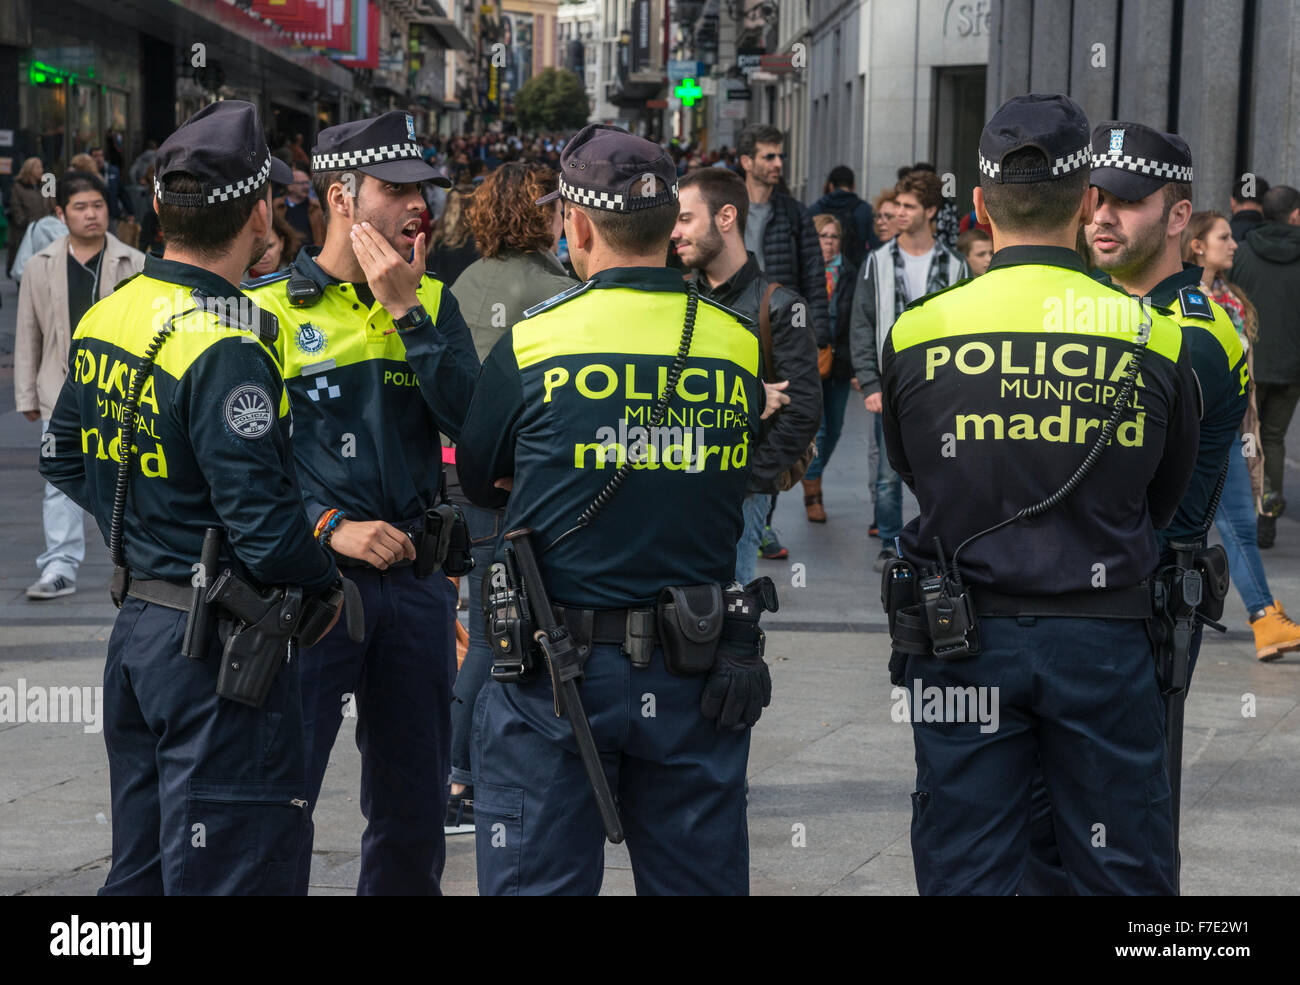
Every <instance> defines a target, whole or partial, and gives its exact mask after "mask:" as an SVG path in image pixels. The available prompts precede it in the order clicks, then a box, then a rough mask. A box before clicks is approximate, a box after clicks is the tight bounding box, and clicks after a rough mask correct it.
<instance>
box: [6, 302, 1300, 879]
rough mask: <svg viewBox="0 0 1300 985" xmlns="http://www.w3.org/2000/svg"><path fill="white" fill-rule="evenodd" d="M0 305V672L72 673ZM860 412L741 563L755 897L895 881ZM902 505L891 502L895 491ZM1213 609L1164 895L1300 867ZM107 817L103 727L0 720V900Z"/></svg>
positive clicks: (1245, 658) (1283, 550)
mask: <svg viewBox="0 0 1300 985" xmlns="http://www.w3.org/2000/svg"><path fill="white" fill-rule="evenodd" d="M0 300H3V309H2V310H0V392H3V395H4V400H5V408H6V409H5V411H4V412H3V413H0V476H2V479H0V537H2V538H3V539H2V542H3V544H4V548H3V553H2V554H0V687H10V688H15V689H16V688H18V687H20V682H25V686H27V687H34V686H40V687H64V686H75V687H83V688H93V687H95V686H96V685H98V684H100V683H101V674H102V667H103V661H104V654H105V649H106V641H107V638H108V634H109V631H110V628H111V624H112V621H113V618H114V610H113V607H112V605H111V603H110V602H109V599H108V581H109V574H110V569H109V565H108V559H107V550H106V548H105V547H104V545H103V543H102V540H101V538H100V537H99V535H98V532H97V531H96V530H95V528H94V526H93V524H88V525H87V531H88V536H87V540H88V550H87V558H86V563H85V564H84V566H83V567H82V569H81V574H80V578H79V580H78V591H77V593H76V594H75V595H72V596H70V597H66V598H62V599H58V600H55V601H52V602H31V601H28V600H27V599H26V598H25V596H24V589H25V588H26V586H27V585H28V584H29V583H30V582H31V581H32V580H33V578H34V577H35V575H36V573H37V572H36V568H35V566H34V564H33V559H34V558H35V557H36V555H37V554H39V553H40V551H41V550H42V549H43V541H42V530H41V488H42V486H41V481H40V479H39V476H38V475H37V472H36V467H35V463H36V449H37V443H38V440H39V435H40V425H39V423H28V422H27V421H25V420H24V419H23V418H22V416H21V415H19V414H17V413H15V412H14V411H13V410H12V409H11V408H12V407H13V402H12V379H13V356H12V350H13V332H14V315H15V309H16V307H17V292H16V287H15V285H14V283H13V282H12V281H9V280H4V281H3V282H0ZM866 424H867V414H866V412H865V410H864V409H863V407H862V405H861V401H858V400H851V401H850V407H849V414H848V418H847V420H846V426H845V434H846V437H845V438H844V440H843V442H842V444H841V445H840V448H839V449H838V451H837V453H836V455H835V458H834V460H833V461H832V463H831V465H830V466H829V467H828V469H827V472H826V476H825V499H826V509H827V512H828V513H829V515H830V521H829V522H828V523H827V524H825V525H824V526H814V525H812V524H809V523H808V522H806V520H805V519H804V517H803V506H802V497H801V496H800V494H799V491H798V490H795V491H793V492H791V493H787V494H785V495H784V496H783V497H782V498H781V502H780V506H779V508H778V512H777V517H776V526H777V529H778V531H779V532H780V534H781V537H782V540H783V541H784V542H785V544H786V545H787V546H788V547H789V549H790V559H789V560H788V561H782V562H760V573H764V574H769V575H771V576H772V577H773V578H774V580H775V581H776V582H777V585H778V590H779V592H780V597H781V610H780V612H778V613H776V614H775V615H773V616H770V617H768V618H766V619H765V620H764V625H765V626H766V627H767V629H768V659H769V661H770V663H771V667H772V678H773V685H774V694H773V700H772V705H771V707H770V708H769V709H768V710H767V711H766V712H765V713H764V715H763V719H762V721H761V722H760V723H759V725H758V726H757V727H756V729H755V731H754V735H753V751H752V755H751V759H750V772H749V784H750V788H749V805H750V808H749V827H750V847H751V855H752V864H751V885H752V890H753V892H754V893H755V894H766V895H775V894H828V895H849V894H912V893H915V882H914V880H913V873H912V864H911V857H910V851H909V840H908V830H909V823H910V815H911V810H910V802H909V793H910V792H911V790H912V784H913V779H914V765H913V758H912V738H911V728H910V726H909V725H907V724H905V723H900V722H895V721H893V720H892V718H891V708H892V707H893V704H894V702H893V701H892V700H891V695H890V691H891V688H890V684H889V681H888V676H887V673H886V669H885V667H886V662H887V658H888V640H887V637H886V635H885V633H884V625H883V615H882V613H881V612H880V608H879V601H878V598H879V594H878V593H879V589H878V583H879V579H878V576H877V575H876V574H875V573H874V572H871V571H870V560H871V558H873V557H874V555H875V553H876V551H877V550H878V549H879V546H878V543H877V542H876V541H868V539H867V537H866V527H867V521H868V520H869V509H870V506H869V504H870V496H869V493H868V490H867V488H866V447H867V446H866V439H865V435H866ZM1298 443H1300V436H1298V435H1297V434H1296V433H1295V429H1293V433H1292V436H1291V447H1292V449H1293V450H1292V451H1291V452H1290V453H1289V457H1288V462H1287V465H1288V469H1287V484H1288V486H1289V487H1290V488H1292V489H1300V447H1298ZM1293 458H1294V459H1295V461H1293V460H1292V459H1293ZM631 481H632V482H635V481H636V479H635V477H633V478H632V479H631ZM1293 498H1294V497H1293ZM909 508H910V513H909V516H910V515H911V514H912V513H914V512H915V503H914V502H911V501H910V497H909ZM990 519H991V520H992V519H996V518H990ZM1298 519H1300V509H1293V510H1292V512H1291V513H1290V514H1288V515H1286V516H1284V517H1283V519H1282V521H1281V522H1280V523H1279V526H1278V541H1277V547H1276V548H1274V549H1273V550H1271V551H1267V552H1265V554H1264V558H1265V563H1266V566H1267V568H1268V573H1269V577H1270V581H1271V585H1272V588H1273V591H1274V593H1275V595H1276V596H1277V598H1278V599H1279V600H1281V601H1282V602H1283V603H1284V604H1286V605H1288V606H1289V607H1290V608H1291V610H1292V611H1294V612H1300V523H1297V520H1298ZM462 615H464V614H463V613H462ZM1224 622H1225V623H1226V624H1227V625H1228V626H1229V627H1230V632H1229V633H1228V635H1227V637H1226V638H1225V637H1219V636H1217V635H1216V634H1214V633H1209V634H1207V640H1206V643H1205V645H1204V647H1203V648H1202V651H1201V657H1200V662H1199V664H1198V667H1197V672H1196V678H1195V681H1194V686H1193V689H1192V692H1191V696H1190V699H1189V703H1188V707H1187V729H1186V737H1185V740H1184V748H1185V772H1184V788H1183V825H1182V853H1183V876H1182V878H1183V889H1184V892H1185V893H1186V894H1189V895H1224V894H1246V895H1253V894H1265V895H1268V894H1286V893H1293V892H1294V891H1295V885H1296V881H1297V878H1300V810H1297V808H1298V807H1300V700H1298V699H1300V655H1296V654H1291V655H1288V656H1286V657H1284V658H1283V659H1282V660H1280V661H1278V662H1276V663H1272V664H1260V663H1258V662H1257V661H1256V659H1255V655H1254V647H1253V644H1252V637H1251V633H1250V631H1249V628H1248V626H1247V623H1246V615H1245V612H1244V610H1243V608H1242V605H1241V602H1240V598H1239V597H1238V595H1237V593H1236V591H1235V589H1234V590H1233V592H1232V593H1231V595H1230V597H1229V600H1228V606H1227V609H1226V612H1225V615H1224ZM178 659H180V658H179V657H178ZM488 686H496V685H492V684H489V685H488ZM430 713H431V714H432V713H433V709H430ZM355 727H356V719H355V718H345V719H344V724H343V728H342V731H341V733H340V735H339V740H338V742H337V744H336V745H335V748H334V754H333V758H332V760H331V763H330V768H329V772H328V773H327V775H326V777H325V786H324V790H323V792H322V795H321V798H320V802H319V804H318V805H317V807H316V811H315V821H316V844H315V851H316V854H315V859H314V865H313V870H312V892H313V893H314V894H321V895H345V894H349V893H351V892H353V890H354V888H355V885H356V880H357V874H358V867H359V847H360V839H361V832H362V829H363V826H364V820H363V818H362V816H361V813H360V810H359V808H358V790H359V756H358V753H357V750H356V746H355V743H354V741H353V739H354V733H355ZM111 822H112V812H111V809H110V803H109V784H108V767H107V758H106V755H105V750H104V743H103V736H102V734H99V733H97V732H94V731H87V726H85V725H82V724H75V723H67V724H49V723H30V722H28V723H15V722H0V894H7V895H11V894H18V895H24V894H35V895H78V894H89V893H93V892H94V891H95V890H96V889H97V888H98V887H99V886H100V885H102V883H103V881H104V876H105V873H106V872H107V869H108V863H109V853H110V844H111V842H110V827H109V825H110V824H111ZM473 848H474V841H473V837H472V836H467V835H465V836H456V837H452V838H450V839H448V860H447V867H446V873H445V877H444V880H443V889H444V891H445V892H446V893H448V894H450V895H464V894H473V893H474V892H475V878H474V851H473ZM603 891H604V893H605V894H609V895H626V894H630V893H631V892H632V891H633V886H632V877H631V870H630V867H629V861H628V856H627V853H626V851H624V850H623V849H622V848H617V849H616V848H613V847H611V848H609V850H608V852H607V867H606V878H605V884H604V890H603Z"/></svg>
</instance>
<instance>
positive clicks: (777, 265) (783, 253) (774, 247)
mask: <svg viewBox="0 0 1300 985" xmlns="http://www.w3.org/2000/svg"><path fill="white" fill-rule="evenodd" d="M760 273H762V275H763V276H764V277H766V278H767V279H768V282H769V283H773V282H774V283H777V284H780V285H781V286H782V287H788V288H789V289H790V290H792V291H794V293H796V294H798V295H801V296H802V297H804V298H806V299H807V300H808V314H809V324H810V325H811V327H812V330H813V337H814V338H815V339H816V340H817V344H818V345H819V346H821V345H830V341H831V322H830V312H829V311H828V310H827V307H826V267H825V265H824V264H823V263H822V248H821V246H820V245H819V244H818V242H817V230H816V229H815V228H813V224H812V216H810V215H809V214H808V210H807V209H805V208H804V207H803V206H802V205H800V204H799V203H798V202H797V201H795V200H794V199H793V198H791V197H790V196H789V195H785V194H783V193H781V192H773V193H772V218H771V219H769V220H768V223H767V228H766V229H764V230H763V269H762V270H761V271H760Z"/></svg>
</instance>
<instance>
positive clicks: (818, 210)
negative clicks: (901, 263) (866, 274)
mask: <svg viewBox="0 0 1300 985" xmlns="http://www.w3.org/2000/svg"><path fill="white" fill-rule="evenodd" d="M853 189H854V179H853V170H852V169H851V168H848V167H845V166H844V165H843V164H841V165H838V166H837V167H833V168H831V173H830V174H829V175H828V176H827V178H826V194H825V195H823V196H822V197H821V198H819V199H817V201H815V202H813V204H812V208H811V209H809V211H810V212H812V213H813V215H814V217H815V216H817V215H819V214H823V213H825V214H829V215H833V216H834V217H835V218H836V219H837V220H838V221H839V226H840V236H841V240H840V252H841V253H843V254H844V256H845V258H846V259H847V260H848V261H849V262H850V263H852V264H853V266H854V267H858V266H861V265H862V261H863V260H865V259H866V258H867V253H868V252H869V251H871V250H874V249H875V248H876V247H878V246H879V245H880V241H879V240H878V239H876V217H875V215H874V214H872V211H871V205H870V204H869V203H867V202H864V201H863V200H862V199H860V198H859V197H858V194H857V192H856V191H854V190H853ZM813 224H814V225H816V219H815V218H814V220H813ZM820 236H821V230H820V227H819V228H818V238H819V239H820ZM824 254H825V251H824V250H823V255H824ZM831 317H832V320H834V316H833V315H832V316H831Z"/></svg>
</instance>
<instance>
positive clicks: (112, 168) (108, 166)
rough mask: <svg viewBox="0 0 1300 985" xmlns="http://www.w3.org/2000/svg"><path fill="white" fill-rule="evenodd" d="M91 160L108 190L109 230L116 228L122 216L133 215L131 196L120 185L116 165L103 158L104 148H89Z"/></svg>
mask: <svg viewBox="0 0 1300 985" xmlns="http://www.w3.org/2000/svg"><path fill="white" fill-rule="evenodd" d="M90 156H91V159H92V160H93V161H94V162H95V171H96V172H97V173H98V174H99V177H100V178H101V179H103V182H104V187H105V188H106V189H107V190H108V220H109V225H110V229H116V228H117V220H118V219H120V218H121V217H122V216H123V215H134V214H135V203H134V202H133V201H131V194H130V192H128V191H127V188H126V185H124V184H123V183H122V171H121V169H120V168H118V166H117V165H116V164H114V163H113V162H112V161H110V160H108V159H107V158H106V157H105V156H104V148H102V147H92V148H90Z"/></svg>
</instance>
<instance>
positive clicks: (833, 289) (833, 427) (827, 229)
mask: <svg viewBox="0 0 1300 985" xmlns="http://www.w3.org/2000/svg"><path fill="white" fill-rule="evenodd" d="M846 170H847V169H846ZM813 225H814V226H815V227H816V229H817V241H818V242H819V243H820V244H821V249H822V261H823V262H824V263H825V264H826V299H827V308H828V310H829V311H830V319H831V339H832V342H831V363H830V366H829V367H828V368H827V370H826V372H825V374H824V375H823V376H822V420H821V426H820V427H818V429H817V437H816V439H815V440H816V442H817V457H816V458H814V459H813V460H812V463H811V464H810V465H809V466H808V471H807V473H806V474H805V475H804V477H803V505H804V511H805V512H806V513H807V516H808V520H809V521H810V522H812V523H825V522H826V507H825V505H824V504H823V502H822V472H823V471H824V470H825V469H826V466H827V465H829V464H830V460H831V455H832V454H834V452H835V446H836V444H837V443H838V442H839V440H840V432H841V431H842V430H843V428H844V407H845V405H846V404H847V403H848V400H849V391H850V390H851V389H852V387H851V386H850V385H849V380H850V379H851V378H852V376H853V360H852V359H851V358H850V355H849V323H850V321H851V320H852V318H853V285H854V284H855V283H857V279H858V266H857V264H855V263H853V262H852V261H851V260H849V259H848V258H847V257H846V256H845V255H844V253H843V249H842V247H843V242H844V238H843V233H842V230H841V226H840V221H839V219H837V218H835V216H833V215H815V216H813ZM818 368H819V369H820V368H821V367H820V366H819V367H818Z"/></svg>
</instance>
